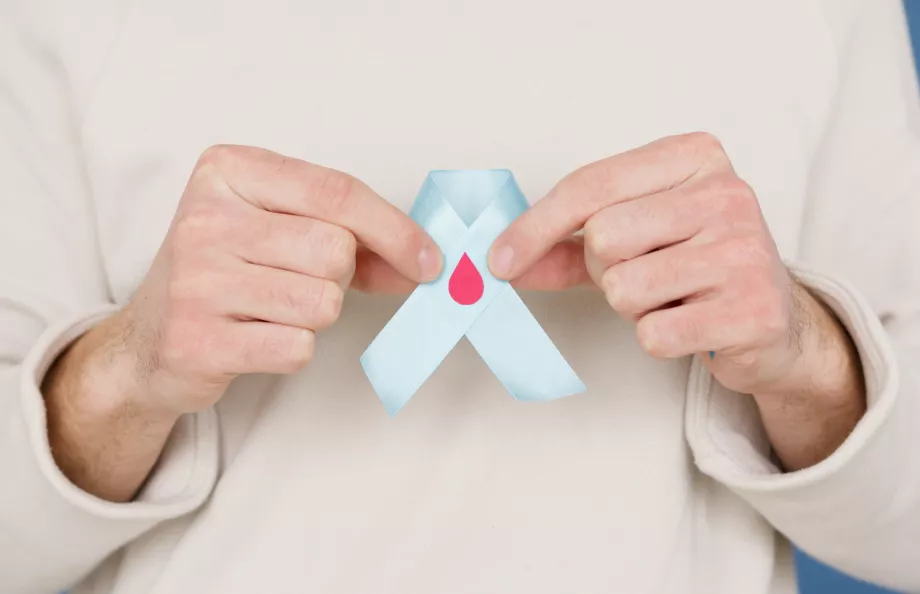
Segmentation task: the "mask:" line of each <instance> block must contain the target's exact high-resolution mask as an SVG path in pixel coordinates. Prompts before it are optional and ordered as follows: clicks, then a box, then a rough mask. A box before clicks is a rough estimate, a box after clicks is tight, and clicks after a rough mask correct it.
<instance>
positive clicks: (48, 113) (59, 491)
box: [0, 0, 217, 594]
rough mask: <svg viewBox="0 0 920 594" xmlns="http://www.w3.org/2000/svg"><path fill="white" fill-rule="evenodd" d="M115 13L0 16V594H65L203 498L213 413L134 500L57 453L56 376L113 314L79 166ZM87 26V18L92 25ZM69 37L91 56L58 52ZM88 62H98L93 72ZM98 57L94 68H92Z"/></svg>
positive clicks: (175, 442)
mask: <svg viewBox="0 0 920 594" xmlns="http://www.w3.org/2000/svg"><path fill="white" fill-rule="evenodd" d="M118 4H120V3H118V2H116V1H115V0H104V1H103V0H98V1H97V0H93V1H88V2H78V3H69V2H68V3H65V2H60V3H51V2H42V1H39V2H34V3H32V2H29V3H26V2H2V3H0V592H4V593H10V594H21V593H46V592H47V593H52V592H59V591H61V590H63V589H65V588H67V587H70V586H71V585H72V584H74V583H75V582H77V581H78V580H80V578H81V577H82V576H84V575H86V574H87V573H89V572H90V571H92V570H93V568H94V567H96V566H97V565H98V564H99V563H100V562H101V561H102V560H103V559H104V558H105V557H106V556H107V555H109V554H110V553H111V552H113V551H115V550H117V549H118V548H119V547H121V546H123V545H124V544H125V543H127V542H129V541H130V540H132V539H133V538H135V537H137V536H138V535H140V534H141V533H143V532H144V531H146V530H148V529H150V528H151V527H153V526H155V525H156V524H157V523H158V522H160V521H163V520H166V519H170V518H174V517H177V516H179V515H181V514H184V513H187V512H189V511H191V510H193V509H195V508H196V507H197V506H199V505H200V504H201V503H202V501H204V499H205V498H206V497H207V495H208V493H209V492H210V490H211V487H212V486H213V484H214V481H215V476H216V472H217V446H216V426H215V422H214V417H213V413H207V414H199V415H194V416H189V417H187V418H183V420H182V421H180V423H179V425H178V426H177V428H176V430H175V431H174V432H173V434H172V435H171V436H170V439H169V442H168V444H167V447H166V449H165V450H164V453H163V455H162V456H161V458H160V460H159V462H158V465H157V467H156V469H155V470H154V473H153V475H152V476H151V477H150V479H149V480H148V483H147V485H146V486H145V488H144V490H143V492H142V493H141V494H140V496H139V497H138V498H137V500H136V501H134V502H131V503H127V504H115V503H111V502H107V501H103V500H100V499H97V498H95V497H93V496H91V495H89V494H87V493H85V492H83V491H81V490H80V489H78V488H77V487H76V486H74V485H73V484H72V483H71V482H69V481H68V480H67V478H66V477H65V476H64V475H63V474H62V473H61V472H60V471H59V470H58V468H57V467H56V465H55V463H54V459H53V457H52V455H51V450H50V447H49V442H48V436H47V431H46V423H45V407H44V401H43V398H42V395H41V392H40V385H41V382H42V378H43V375H44V373H45V371H46V370H47V368H48V366H49V365H50V363H51V362H52V361H53V360H54V359H55V357H56V356H57V355H58V354H59V353H60V352H61V351H62V350H63V349H64V348H66V346H67V345H68V344H70V342H72V341H73V340H74V339H75V338H77V337H78V336H79V335H80V334H81V333H82V332H84V331H85V330H87V329H88V328H90V327H92V326H93V325H94V324H95V323H97V322H98V321H99V320H101V319H102V318H104V317H105V316H106V315H109V314H110V313H111V312H112V311H114V310H115V308H116V307H117V306H116V304H113V303H112V302H111V299H110V296H109V291H108V287H107V281H106V276H105V274H104V268H103V262H102V259H101V257H100V253H99V250H98V249H97V238H96V234H95V230H94V210H93V208H92V201H91V195H90V192H89V188H88V184H87V181H86V177H85V174H84V170H83V165H82V163H81V156H80V155H81V151H80V137H79V119H80V104H81V102H82V101H83V100H85V98H86V96H87V93H88V92H89V85H88V84H86V83H87V81H89V80H92V79H93V78H94V76H95V73H96V72H97V71H98V68H97V67H98V66H99V64H101V62H102V58H103V57H104V55H105V50H106V49H107V47H108V46H109V44H110V43H111V40H112V39H113V37H114V33H115V29H116V25H117V23H118V21H119V18H120V17H121V15H123V14H124V13H123V12H122V11H121V8H120V7H119V6H118ZM84 15H85V16H84ZM67 31H73V32H74V33H73V34H74V35H79V36H80V40H79V47H80V48H81V53H80V54H79V59H80V60H81V61H76V58H77V55H76V53H70V54H69V55H67V52H62V51H60V50H59V49H58V47H61V46H66V45H67V44H66V43H62V42H63V41H66V36H67V35H68V33H67ZM90 58H94V59H93V60H90ZM95 58H98V59H95Z"/></svg>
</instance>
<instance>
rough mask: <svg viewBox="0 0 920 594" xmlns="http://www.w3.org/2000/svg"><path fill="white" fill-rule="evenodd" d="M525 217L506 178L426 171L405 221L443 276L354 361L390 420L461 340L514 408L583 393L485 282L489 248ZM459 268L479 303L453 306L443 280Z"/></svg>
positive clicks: (500, 291)
mask: <svg viewBox="0 0 920 594" xmlns="http://www.w3.org/2000/svg"><path fill="white" fill-rule="evenodd" d="M526 209H527V201H526V199H525V198H524V195H523V194H522V193H521V191H520V189H519V188H518V186H517V183H516V181H515V179H514V176H513V175H512V174H511V172H510V171H508V170H482V171H434V172H431V173H430V174H429V175H428V177H427V178H426V180H425V183H424V184H423V185H422V189H421V190H420V192H419V195H418V197H417V198H416V201H415V204H413V207H412V210H411V211H410V216H411V217H412V218H413V219H414V220H415V221H416V222H417V223H419V225H421V226H422V227H423V228H424V229H425V230H426V231H427V232H428V233H429V235H431V237H432V238H433V239H434V240H435V242H437V244H438V246H439V247H440V248H441V250H442V252H443V253H444V272H443V273H442V274H441V276H440V277H439V278H438V279H437V280H435V281H434V282H431V283H427V284H423V285H419V287H418V288H416V289H415V291H413V292H412V294H411V295H410V296H409V298H408V299H407V300H406V302H405V303H404V304H403V305H402V307H400V308H399V310H398V311H397V312H396V314H395V315H394V316H393V318H391V319H390V321H389V322H388V323H387V324H386V326H384V328H383V330H381V331H380V334H378V335H377V337H376V338H375V339H374V340H373V341H372V342H371V344H370V346H368V348H367V350H366V351H365V352H364V354H363V355H362V356H361V366H362V367H363V369H364V372H365V374H366V375H367V377H368V379H369V380H370V382H371V385H372V386H373V388H374V390H375V391H376V392H377V395H378V396H379V397H380V399H381V401H382V402H383V404H384V406H385V408H386V410H387V411H388V412H389V413H390V414H391V415H395V414H396V413H397V412H398V411H399V410H400V409H401V408H402V407H403V406H404V405H405V404H406V402H408V401H409V399H410V398H412V396H413V394H415V392H416V391H417V390H418V389H419V388H420V387H421V386H422V384H423V383H424V382H425V380H427V379H428V377H429V376H430V375H431V374H432V373H433V372H434V370H435V369H436V368H437V367H438V365H440V364H441V362H442V361H443V360H444V358H445V357H446V356H447V355H448V353H450V351H451V350H452V349H453V348H454V346H455V345H456V344H457V342H458V341H459V340H460V339H461V338H463V336H464V335H465V336H466V337H467V338H468V339H469V340H470V342H471V343H472V344H473V347H474V348H475V349H476V351H477V352H478V353H479V355H480V356H481V357H482V358H483V360H484V361H485V362H486V364H487V365H488V366H489V368H490V369H491V370H492V372H493V373H494V374H495V376H496V377H497V378H498V379H499V381H501V383H502V385H504V386H505V388H506V389H507V390H508V391H509V392H510V393H511V395H512V396H513V397H514V398H515V399H517V400H552V399H555V398H560V397H563V396H567V395H570V394H575V393H578V392H583V391H584V390H585V386H584V384H583V383H582V382H581V380H579V379H578V376H577V375H576V374H575V372H574V371H573V370H572V368H571V367H570V366H569V365H568V363H566V361H565V359H564V358H563V357H562V355H561V354H560V353H559V351H558V350H557V349H556V347H555V346H554V345H553V343H552V341H551V340H550V338H549V337H548V336H547V335H546V333H545V332H544V331H543V329H542V328H541V327H540V324H539V323H538V322H537V320H536V319H535V318H534V317H533V315H532V314H531V313H530V311H529V310H528V309H527V306H526V305H524V302H523V301H521V298H520V297H519V296H518V294H517V293H516V292H515V290H514V289H513V288H512V287H511V285H510V284H509V283H508V282H506V281H502V280H499V279H497V278H495V277H493V276H492V275H491V274H490V273H489V268H488V265H487V263H486V258H487V255H488V251H489V248H490V247H491V245H492V242H493V241H494V240H495V239H496V238H497V237H498V235H499V234H500V233H501V232H502V231H503V230H504V229H505V228H506V227H507V226H508V225H509V224H510V223H511V221H513V220H514V219H515V218H517V217H518V216H519V215H520V214H521V213H522V212H524V211H525V210H526ZM461 261H462V264H461ZM468 263H471V264H472V266H473V267H475V270H476V272H478V275H479V276H480V277H481V283H482V289H481V293H479V292H478V291H477V292H474V293H472V294H471V295H472V297H469V298H467V297H466V296H463V297H459V296H458V293H457V291H456V290H455V289H456V286H452V285H451V278H452V277H454V276H455V275H456V274H459V273H460V272H461V269H463V267H464V266H467V267H468V265H469V264H468ZM474 298H475V299H474Z"/></svg>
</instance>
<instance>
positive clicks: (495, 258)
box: [489, 245, 514, 278]
mask: <svg viewBox="0 0 920 594" xmlns="http://www.w3.org/2000/svg"><path fill="white" fill-rule="evenodd" d="M513 265H514V249H512V247H511V246H510V245H502V246H498V247H493V248H492V250H491V251H490V252H489V270H491V271H492V274H494V275H495V276H497V277H499V278H508V277H509V276H510V275H511V272H512V266H513Z"/></svg>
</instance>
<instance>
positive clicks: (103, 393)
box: [42, 311, 179, 432]
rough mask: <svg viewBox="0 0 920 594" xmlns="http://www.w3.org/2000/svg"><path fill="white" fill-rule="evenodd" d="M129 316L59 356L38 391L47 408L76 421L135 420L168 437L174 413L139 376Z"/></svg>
mask: <svg viewBox="0 0 920 594" xmlns="http://www.w3.org/2000/svg"><path fill="white" fill-rule="evenodd" d="M133 334H134V328H133V324H132V321H131V320H130V314H127V313H126V312H124V311H123V312H119V313H118V314H115V315H114V316H112V317H110V318H108V319H106V320H104V321H103V322H101V323H100V324H99V325H98V326H96V327H94V328H92V329H91V330H89V331H88V332H86V333H85V334H83V335H82V336H81V337H79V338H78V339H77V340H76V341H75V342H74V343H73V344H71V345H70V346H69V347H68V348H67V349H66V350H65V351H64V352H62V353H61V354H60V355H59V356H58V358H57V360H56V361H55V362H54V364H53V365H52V366H51V368H50V369H49V371H48V373H47V374H46V377H45V380H44V383H43V388H42V391H43V393H44V395H45V399H46V401H47V402H48V405H49V408H63V409H66V410H68V411H70V412H73V413H76V415H77V416H79V418H81V419H83V420H85V421H88V420H89V419H98V420H105V419H110V418H115V417H119V418H125V417H129V418H137V419H139V420H143V422H144V423H145V424H146V425H148V426H149V427H150V428H151V429H156V428H158V427H161V428H165V429H166V431H167V432H168V431H169V430H170V429H171V428H172V426H173V425H174V424H175V422H176V420H178V417H179V414H178V413H176V412H173V411H170V410H168V409H166V408H165V407H162V406H159V405H158V404H157V400H156V398H154V397H153V394H151V393H150V389H149V385H148V382H147V381H146V380H145V378H144V377H143V373H141V372H142V369H141V365H140V364H139V361H140V360H141V359H140V358H139V353H138V352H137V348H136V346H135V345H134V344H133V343H134V342H135V340H134V337H133Z"/></svg>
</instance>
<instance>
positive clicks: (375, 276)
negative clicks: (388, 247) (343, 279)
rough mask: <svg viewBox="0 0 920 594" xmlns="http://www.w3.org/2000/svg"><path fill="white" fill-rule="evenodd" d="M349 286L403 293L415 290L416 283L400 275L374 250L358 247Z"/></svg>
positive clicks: (358, 288)
mask: <svg viewBox="0 0 920 594" xmlns="http://www.w3.org/2000/svg"><path fill="white" fill-rule="evenodd" d="M351 286H352V288H353V289H356V290H358V291H363V292H365V293H385V294H404V293H411V292H412V291H413V290H415V287H417V286H418V283H416V282H413V281H411V280H409V279H407V278H406V277H404V276H403V275H401V274H400V273H399V272H398V271H396V269H394V268H393V267H392V266H390V265H389V264H387V262H386V260H384V259H383V258H381V257H380V256H378V255H377V254H375V253H374V252H372V251H370V250H368V249H362V248H359V249H358V255H357V265H356V267H355V276H354V278H352V281H351Z"/></svg>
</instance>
